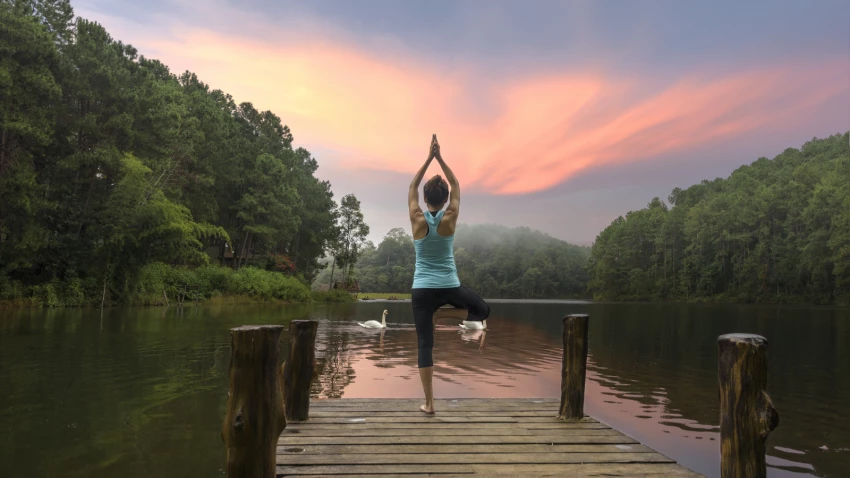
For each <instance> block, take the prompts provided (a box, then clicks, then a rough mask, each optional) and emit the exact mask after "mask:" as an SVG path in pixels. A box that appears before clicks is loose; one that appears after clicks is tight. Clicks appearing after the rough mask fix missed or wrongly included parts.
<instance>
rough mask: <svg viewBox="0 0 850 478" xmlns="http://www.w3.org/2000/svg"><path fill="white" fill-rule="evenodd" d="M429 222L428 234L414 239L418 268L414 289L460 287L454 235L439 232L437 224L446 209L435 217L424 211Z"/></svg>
mask: <svg viewBox="0 0 850 478" xmlns="http://www.w3.org/2000/svg"><path fill="white" fill-rule="evenodd" d="M423 214H424V216H425V221H426V222H427V223H428V235H427V236H425V237H423V238H422V239H416V240H415V241H413V247H414V249H416V270H415V271H414V272H413V288H414V289H448V288H451V287H460V279H459V278H458V276H457V267H456V266H455V255H454V251H453V250H452V249H453V246H454V241H455V238H454V235H452V236H448V237H443V236H441V235H439V234H438V233H437V226H438V225H439V224H440V221H441V220H442V219H443V215H444V214H445V211H440V212H438V213H437V216H436V217H434V216H432V215H431V213H430V212H428V211H425V212H423Z"/></svg>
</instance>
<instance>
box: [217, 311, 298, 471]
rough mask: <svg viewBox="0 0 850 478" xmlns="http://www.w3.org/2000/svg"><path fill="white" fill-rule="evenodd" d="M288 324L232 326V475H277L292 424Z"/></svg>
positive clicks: (227, 429)
mask: <svg viewBox="0 0 850 478" xmlns="http://www.w3.org/2000/svg"><path fill="white" fill-rule="evenodd" d="M282 330H283V326H282V325H251V326H242V327H236V328H233V329H230V338H231V349H230V392H229V393H228V396H227V415H225V418H224V423H223V424H222V427H221V437H222V439H223V440H224V445H225V447H226V448H227V464H226V469H227V477H228V478H248V477H262V478H273V477H274V476H275V465H276V459H275V458H276V453H275V450H276V448H277V441H278V437H280V433H281V432H282V431H283V429H284V428H286V418H285V417H284V412H283V402H282V400H281V390H280V375H279V373H278V370H279V367H278V358H279V355H280V333H281V331H282Z"/></svg>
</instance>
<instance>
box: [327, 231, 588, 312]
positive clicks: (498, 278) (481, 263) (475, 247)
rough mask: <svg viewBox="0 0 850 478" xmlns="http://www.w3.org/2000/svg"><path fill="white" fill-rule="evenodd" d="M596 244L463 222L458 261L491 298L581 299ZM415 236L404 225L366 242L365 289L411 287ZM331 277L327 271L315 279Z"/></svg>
mask: <svg viewBox="0 0 850 478" xmlns="http://www.w3.org/2000/svg"><path fill="white" fill-rule="evenodd" d="M589 255H590V248H589V247H585V246H576V245H572V244H569V243H567V242H564V241H562V240H560V239H556V238H553V237H551V236H549V235H547V234H544V233H542V232H539V231H533V230H531V229H529V228H526V227H519V228H508V227H505V226H497V225H467V224H459V225H458V228H457V232H456V234H455V261H456V263H457V266H458V275H459V276H460V279H461V282H462V283H463V284H464V285H465V286H467V287H470V288H471V289H473V290H475V291H476V292H478V293H479V294H481V295H482V296H484V297H487V298H576V297H583V296H584V295H585V290H586V283H587V279H588V275H587V272H586V270H585V266H586V264H587V259H588V257H589ZM414 261H415V255H414V250H413V238H412V236H411V235H410V234H409V233H408V232H407V231H406V230H404V229H401V228H395V229H392V230H391V231H389V232H388V233H387V235H386V236H385V237H384V239H383V240H382V241H381V243H380V244H378V245H377V246H375V245H373V244H372V243H368V244H367V245H366V249H365V251H364V252H363V255H362V257H361V258H360V260H359V261H358V263H357V266H356V268H355V277H356V278H357V280H358V281H359V284H360V289H361V291H363V292H406V291H409V290H410V286H411V284H412V282H413V271H414ZM329 282H330V270H329V269H326V270H324V271H322V273H321V274H320V275H319V277H318V278H317V279H316V281H315V283H314V284H318V285H322V284H328V283H329Z"/></svg>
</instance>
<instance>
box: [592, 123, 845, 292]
mask: <svg viewBox="0 0 850 478" xmlns="http://www.w3.org/2000/svg"><path fill="white" fill-rule="evenodd" d="M668 203H669V204H670V206H668V205H667V204H665V203H664V202H663V201H661V200H660V199H658V198H655V199H653V200H652V201H651V202H650V203H649V205H648V206H647V207H646V208H644V209H641V210H639V211H632V212H629V213H628V214H626V215H625V217H619V218H617V219H616V220H614V222H612V223H611V225H610V226H608V227H607V228H605V230H603V231H602V232H601V233H600V234H599V236H598V237H597V238H596V242H595V243H594V245H593V248H592V252H591V258H590V263H589V273H590V282H589V284H588V288H589V290H590V291H591V292H592V294H593V296H594V298H596V299H606V300H623V299H625V300H653V299H685V300H694V299H696V300H717V301H735V302H806V303H818V304H830V303H848V302H850V133H845V134H843V135H834V136H830V137H829V138H826V139H813V140H812V141H809V142H808V143H806V144H805V145H803V147H802V148H801V149H799V150H798V149H793V148H789V149H787V150H785V151H784V152H783V153H782V154H780V155H778V156H776V157H775V158H774V159H772V160H771V159H767V158H760V159H759V160H758V161H755V162H754V163H752V164H750V165H749V166H742V167H740V168H738V169H737V170H736V171H735V172H733V173H732V174H731V175H730V176H729V177H728V178H726V179H720V178H718V179H715V180H714V181H703V182H701V183H700V184H697V185H694V186H691V187H689V188H687V189H684V190H682V189H679V188H676V189H674V190H673V192H672V193H671V194H670V196H669V198H668Z"/></svg>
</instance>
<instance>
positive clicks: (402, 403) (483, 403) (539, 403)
mask: <svg viewBox="0 0 850 478" xmlns="http://www.w3.org/2000/svg"><path fill="white" fill-rule="evenodd" d="M349 400H350V399H340V400H335V401H324V402H323V401H316V400H313V401H312V402H310V408H313V407H314V406H315V407H317V408H324V407H349V408H351V407H356V408H360V409H364V410H368V409H373V408H387V407H389V408H400V407H409V406H411V405H417V404H418V405H421V402H422V400H423V399H421V398H417V399H398V400H395V399H388V400H372V401H363V402H353V401H349ZM434 404H435V405H436V406H437V407H440V408H441V409H442V408H483V407H491V408H492V407H496V408H519V409H530V408H539V409H549V408H552V409H554V410H555V411H556V412H557V411H558V402H557V401H546V400H527V399H523V400H505V401H492V400H489V401H488V400H480V399H466V400H464V399H461V400H456V401H455V400H445V399H437V400H434Z"/></svg>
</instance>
